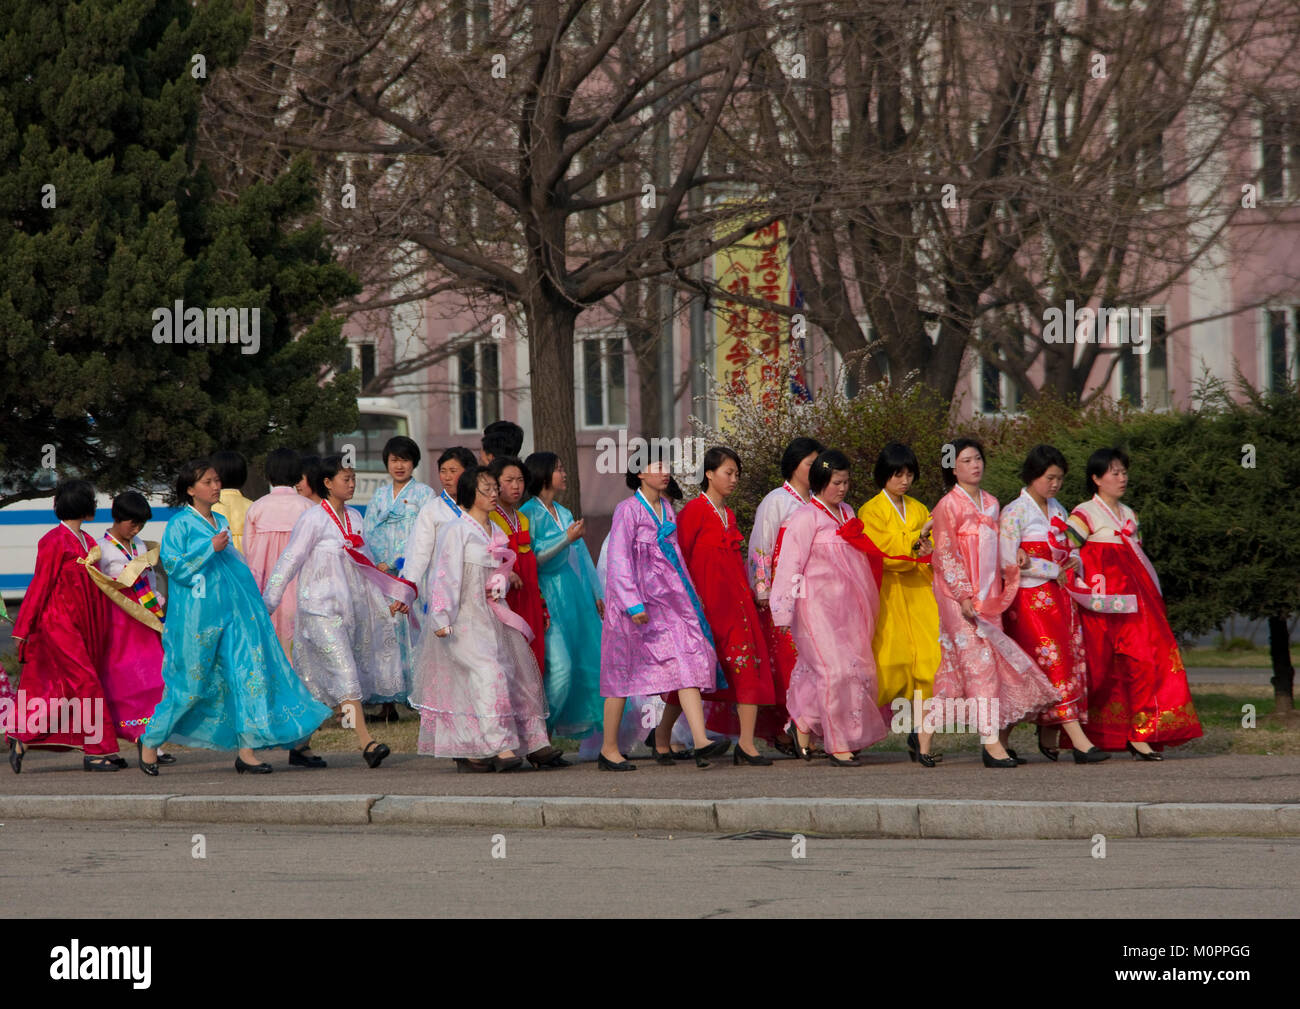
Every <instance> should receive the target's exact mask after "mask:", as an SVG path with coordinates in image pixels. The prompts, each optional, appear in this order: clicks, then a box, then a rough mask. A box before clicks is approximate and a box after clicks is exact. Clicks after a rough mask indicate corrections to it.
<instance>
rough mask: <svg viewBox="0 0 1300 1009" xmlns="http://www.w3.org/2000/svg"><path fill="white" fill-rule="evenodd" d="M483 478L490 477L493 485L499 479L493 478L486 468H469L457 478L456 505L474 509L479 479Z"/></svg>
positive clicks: (477, 466)
mask: <svg viewBox="0 0 1300 1009" xmlns="http://www.w3.org/2000/svg"><path fill="white" fill-rule="evenodd" d="M481 476H485V477H490V478H491V479H492V482H493V483H497V478H496V477H495V476H492V474H491V472H489V471H488V468H487V467H486V466H479V465H477V464H476V465H473V466H467V467H466V468H465V472H464V473H462V474H461V475H460V476H459V477H457V478H456V503H457V504H458V505H460V506H461V507H462V508H472V507H473V506H474V498H476V497H477V496H478V478H479V477H481Z"/></svg>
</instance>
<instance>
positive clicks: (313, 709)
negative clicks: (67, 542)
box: [139, 459, 330, 775]
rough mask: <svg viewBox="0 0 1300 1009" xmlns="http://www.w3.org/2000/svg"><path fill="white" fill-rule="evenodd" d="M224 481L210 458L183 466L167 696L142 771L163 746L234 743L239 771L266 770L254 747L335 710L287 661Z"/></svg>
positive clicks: (167, 641)
mask: <svg viewBox="0 0 1300 1009" xmlns="http://www.w3.org/2000/svg"><path fill="white" fill-rule="evenodd" d="M220 497H221V480H220V479H219V478H218V477H217V473H216V470H214V469H213V468H212V466H211V465H210V464H209V463H208V460H206V459H197V460H195V461H193V462H190V463H186V464H185V466H184V467H182V469H181V472H180V475H179V476H178V477H177V480H176V500H177V503H178V504H183V505H184V507H183V508H181V509H180V510H179V511H178V512H177V513H176V514H175V515H174V516H173V517H172V518H171V520H170V521H169V522H168V523H167V528H166V529H165V530H164V531H163V538H162V544H161V555H162V557H161V559H162V566H163V570H164V571H166V572H167V578H168V584H169V591H168V598H167V603H168V605H167V622H166V624H164V627H163V667H162V675H163V697H162V700H161V701H160V702H159V704H158V707H157V709H156V710H155V711H154V713H153V717H152V718H151V719H150V721H149V727H148V728H147V729H146V730H145V733H144V736H143V737H141V740H140V751H139V753H140V769H141V770H142V771H144V772H145V773H146V774H149V775H156V774H157V773H158V765H157V748H158V747H159V746H161V745H162V744H163V743H165V742H167V741H168V740H171V741H173V742H176V743H180V744H182V745H184V746H199V747H206V748H208V749H214V750H238V751H239V756H238V757H237V758H236V759H235V770H237V771H238V772H239V773H240V774H243V773H244V772H245V771H248V772H252V773H256V774H266V773H268V772H270V770H271V765H270V764H265V763H261V762H259V761H258V759H257V757H256V756H255V755H254V753H253V751H254V750H261V749H270V748H272V747H291V746H293V745H294V744H295V743H299V742H303V741H305V740H307V739H308V738H309V737H310V736H311V734H312V733H313V732H315V731H316V729H317V727H319V725H320V724H321V722H323V721H324V720H325V719H326V718H328V717H329V715H330V709H329V708H327V707H325V705H323V704H320V703H319V702H317V701H316V700H314V699H313V698H312V696H311V694H310V693H309V692H308V690H307V688H306V687H305V686H304V685H303V683H302V681H301V680H299V679H298V675H297V674H296V673H295V672H294V671H293V667H291V666H290V665H289V660H288V659H286V658H285V656H284V649H283V648H281V647H280V642H279V639H278V638H276V636H275V627H274V626H273V625H272V624H271V618H270V617H269V616H268V615H267V612H266V604H265V603H263V602H262V593H261V592H259V591H258V590H257V581H256V580H255V579H254V578H253V573H252V572H251V571H250V570H249V569H248V565H247V564H246V563H245V562H244V558H243V557H242V556H241V555H240V553H239V551H238V550H235V549H234V547H233V545H232V544H231V542H230V528H229V525H228V523H227V522H226V520H225V519H224V518H222V517H221V516H220V515H218V514H216V513H214V512H213V510H212V506H213V505H214V504H216V503H217V501H218V500H220Z"/></svg>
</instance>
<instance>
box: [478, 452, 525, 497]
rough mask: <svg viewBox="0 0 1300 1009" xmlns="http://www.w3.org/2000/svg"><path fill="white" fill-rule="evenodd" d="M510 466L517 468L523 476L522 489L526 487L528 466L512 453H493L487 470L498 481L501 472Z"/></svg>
mask: <svg viewBox="0 0 1300 1009" xmlns="http://www.w3.org/2000/svg"><path fill="white" fill-rule="evenodd" d="M511 466H513V467H515V469H517V470H519V472H520V473H522V474H523V477H524V490H525V492H526V491H527V489H528V467H527V466H525V465H524V463H523V460H522V459H519V458H517V457H516V456H513V455H494V456H493V457H492V461H491V462H490V463H488V466H487V471H488V472H489V473H491V474H492V475H493V476H494V477H496V478H497V480H498V481H500V480H501V474H502V473H504V472H505V471H506V470H507V469H509V468H510V467H511Z"/></svg>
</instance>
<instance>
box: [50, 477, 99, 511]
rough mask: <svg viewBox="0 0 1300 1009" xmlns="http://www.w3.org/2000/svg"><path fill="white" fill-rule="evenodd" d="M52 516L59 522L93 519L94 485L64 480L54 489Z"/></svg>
mask: <svg viewBox="0 0 1300 1009" xmlns="http://www.w3.org/2000/svg"><path fill="white" fill-rule="evenodd" d="M54 515H55V517H56V518H58V519H59V520H60V521H64V520H67V521H71V520H73V519H84V518H94V517H95V487H94V485H93V484H92V483H91V482H90V481H89V480H64V481H63V482H62V483H61V484H59V485H58V486H57V487H55V488H54Z"/></svg>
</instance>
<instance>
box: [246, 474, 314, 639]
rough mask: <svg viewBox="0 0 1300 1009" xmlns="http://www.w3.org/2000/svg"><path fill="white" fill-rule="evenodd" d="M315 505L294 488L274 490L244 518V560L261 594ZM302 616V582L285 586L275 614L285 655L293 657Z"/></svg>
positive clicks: (274, 617)
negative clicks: (296, 622) (299, 523)
mask: <svg viewBox="0 0 1300 1009" xmlns="http://www.w3.org/2000/svg"><path fill="white" fill-rule="evenodd" d="M311 506H312V504H311V502H310V501H309V500H307V498H305V497H303V496H302V495H301V494H299V493H298V492H297V491H296V490H294V489H293V488H292V487H272V488H271V493H269V494H266V495H264V496H263V497H260V498H258V499H257V500H256V501H254V502H253V504H252V506H251V507H250V508H249V509H248V514H247V515H246V516H245V517H244V549H243V551H242V552H243V554H244V559H245V560H247V561H248V568H249V570H250V571H252V572H253V578H254V580H256V582H257V588H258V590H259V591H262V592H264V591H266V581H267V579H268V578H270V577H271V572H272V571H274V570H275V563H276V561H278V560H279V559H280V555H281V554H282V553H284V548H285V547H287V546H288V545H289V536H290V535H291V534H292V533H293V527H294V524H295V523H296V522H297V521H298V519H300V518H301V517H302V515H303V512H305V511H307V510H308V509H310V508H311ZM297 613H298V580H297V579H296V578H295V579H294V580H293V581H291V582H289V584H288V585H286V586H285V587H284V596H283V598H281V600H280V605H279V606H277V607H276V608H275V612H274V613H272V614H271V623H272V624H274V625H275V636H276V637H277V638H279V639H280V644H281V645H283V646H284V654H285V655H288V656H290V657H291V658H292V656H293V624H294V617H295V616H296V615H297Z"/></svg>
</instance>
